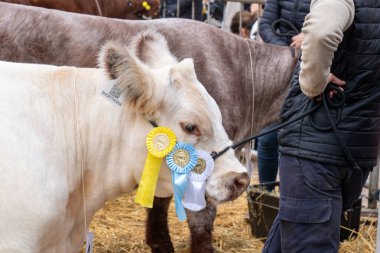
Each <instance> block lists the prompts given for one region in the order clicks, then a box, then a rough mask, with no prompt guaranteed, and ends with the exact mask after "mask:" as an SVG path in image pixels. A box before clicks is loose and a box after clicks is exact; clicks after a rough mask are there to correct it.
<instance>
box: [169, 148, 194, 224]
mask: <svg viewBox="0 0 380 253" xmlns="http://www.w3.org/2000/svg"><path fill="white" fill-rule="evenodd" d="M197 161H198V154H197V151H196V150H195V148H194V146H192V145H190V144H187V143H183V142H178V143H177V144H176V145H175V146H174V149H173V150H172V152H170V153H169V154H168V155H167V156H166V163H167V165H168V166H169V169H170V170H171V171H172V182H173V190H174V201H175V210H176V214H177V216H178V219H179V220H180V221H184V220H186V212H185V208H184V207H183V204H182V198H183V196H184V195H185V191H186V185H187V175H188V174H189V172H190V171H191V170H192V169H193V168H194V167H195V165H196V164H197Z"/></svg>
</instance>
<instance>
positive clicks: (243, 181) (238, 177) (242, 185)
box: [228, 172, 250, 200]
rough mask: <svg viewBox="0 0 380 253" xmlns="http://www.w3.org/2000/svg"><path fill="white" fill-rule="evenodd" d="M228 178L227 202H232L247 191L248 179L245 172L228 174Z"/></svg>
mask: <svg viewBox="0 0 380 253" xmlns="http://www.w3.org/2000/svg"><path fill="white" fill-rule="evenodd" d="M228 176H229V178H230V180H228V181H229V183H228V184H229V185H228V188H229V189H230V191H231V193H230V198H229V200H233V199H236V198H237V197H239V196H240V195H241V194H242V193H243V192H244V191H245V190H246V189H247V187H248V185H249V182H250V179H249V176H248V174H247V173H246V172H244V173H237V172H230V173H229V175H228Z"/></svg>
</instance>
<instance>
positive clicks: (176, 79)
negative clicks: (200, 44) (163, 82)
mask: <svg viewBox="0 0 380 253" xmlns="http://www.w3.org/2000/svg"><path fill="white" fill-rule="evenodd" d="M196 79H197V76H196V74H195V69H194V62H193V59H190V58H186V59H184V60H182V61H181V62H179V63H178V64H177V65H175V66H174V67H172V68H171V69H170V80H171V83H172V84H173V85H174V86H175V87H178V86H180V85H181V84H182V83H183V82H184V81H183V80H186V81H187V82H188V81H190V82H193V81H194V80H196Z"/></svg>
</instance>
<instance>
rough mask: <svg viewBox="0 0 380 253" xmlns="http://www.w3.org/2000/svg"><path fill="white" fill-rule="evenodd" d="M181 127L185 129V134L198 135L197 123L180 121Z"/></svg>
mask: <svg viewBox="0 0 380 253" xmlns="http://www.w3.org/2000/svg"><path fill="white" fill-rule="evenodd" d="M181 127H182V129H183V131H185V133H187V134H194V135H200V131H199V129H198V127H197V125H195V124H191V123H181Z"/></svg>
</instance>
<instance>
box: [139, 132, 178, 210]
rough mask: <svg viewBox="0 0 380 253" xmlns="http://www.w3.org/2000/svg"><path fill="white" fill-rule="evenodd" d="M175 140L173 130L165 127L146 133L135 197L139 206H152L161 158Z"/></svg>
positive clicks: (169, 149) (170, 148) (170, 149)
mask: <svg viewBox="0 0 380 253" xmlns="http://www.w3.org/2000/svg"><path fill="white" fill-rule="evenodd" d="M176 140H177V138H176V136H175V134H174V132H173V131H172V130H170V129H169V128H167V127H155V128H153V129H152V131H150V132H149V134H148V135H147V137H146V146H147V148H148V155H147V158H146V160H145V165H144V170H143V172H142V175H141V179H140V183H139V188H138V189H137V193H136V198H135V202H136V203H138V204H140V205H141V206H143V207H148V208H152V207H153V200H154V193H155V191H156V185H157V179H158V173H159V172H160V167H161V163H162V159H163V158H164V157H165V156H166V155H167V154H168V153H169V152H170V151H172V149H173V148H174V146H175V143H176Z"/></svg>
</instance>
